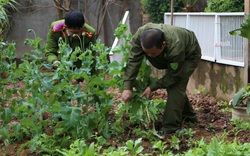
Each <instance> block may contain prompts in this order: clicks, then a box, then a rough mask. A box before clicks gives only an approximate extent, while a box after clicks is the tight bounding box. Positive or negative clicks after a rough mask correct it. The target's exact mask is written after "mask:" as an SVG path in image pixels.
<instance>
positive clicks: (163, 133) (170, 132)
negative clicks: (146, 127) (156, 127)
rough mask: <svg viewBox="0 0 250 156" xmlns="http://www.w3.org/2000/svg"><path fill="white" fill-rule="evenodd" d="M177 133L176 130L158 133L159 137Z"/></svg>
mask: <svg viewBox="0 0 250 156" xmlns="http://www.w3.org/2000/svg"><path fill="white" fill-rule="evenodd" d="M175 132H176V130H160V131H158V135H167V134H172V133H175Z"/></svg>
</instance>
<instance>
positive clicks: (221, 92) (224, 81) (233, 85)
mask: <svg viewBox="0 0 250 156" xmlns="http://www.w3.org/2000/svg"><path fill="white" fill-rule="evenodd" d="M243 86H244V68H242V67H235V66H228V65H223V64H217V63H213V62H209V61H201V62H200V63H199V66H198V68H197V69H196V70H195V72H194V73H193V75H192V76H191V78H190V80H189V83H188V90H189V91H190V92H191V93H193V92H194V90H195V89H198V90H200V91H201V90H202V89H203V87H204V89H205V91H207V92H208V93H209V94H210V95H211V96H213V97H216V99H218V100H228V101H229V100H231V99H232V98H233V96H234V94H235V93H236V92H237V91H239V89H240V88H241V87H243Z"/></svg>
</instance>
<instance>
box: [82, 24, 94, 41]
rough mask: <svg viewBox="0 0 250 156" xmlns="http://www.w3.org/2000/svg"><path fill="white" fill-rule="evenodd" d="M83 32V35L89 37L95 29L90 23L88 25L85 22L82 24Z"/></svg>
mask: <svg viewBox="0 0 250 156" xmlns="http://www.w3.org/2000/svg"><path fill="white" fill-rule="evenodd" d="M83 32H84V33H85V35H86V36H87V37H89V38H91V37H93V35H94V34H95V29H94V28H92V27H91V26H90V25H88V24H87V23H85V24H84V29H83Z"/></svg>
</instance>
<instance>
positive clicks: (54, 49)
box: [45, 30, 58, 63]
mask: <svg viewBox="0 0 250 156" xmlns="http://www.w3.org/2000/svg"><path fill="white" fill-rule="evenodd" d="M45 56H46V58H47V61H48V62H49V63H52V61H53V60H58V38H57V37H56V35H55V33H53V32H52V31H51V30H50V31H49V33H48V35H47V41H46V49H45Z"/></svg>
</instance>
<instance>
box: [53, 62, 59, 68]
mask: <svg viewBox="0 0 250 156" xmlns="http://www.w3.org/2000/svg"><path fill="white" fill-rule="evenodd" d="M60 64H61V62H60V61H58V60H54V61H53V67H54V68H55V69H57V68H58V66H59V65H60Z"/></svg>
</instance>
